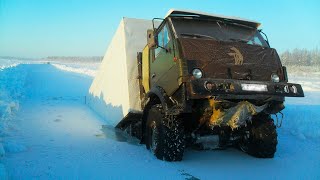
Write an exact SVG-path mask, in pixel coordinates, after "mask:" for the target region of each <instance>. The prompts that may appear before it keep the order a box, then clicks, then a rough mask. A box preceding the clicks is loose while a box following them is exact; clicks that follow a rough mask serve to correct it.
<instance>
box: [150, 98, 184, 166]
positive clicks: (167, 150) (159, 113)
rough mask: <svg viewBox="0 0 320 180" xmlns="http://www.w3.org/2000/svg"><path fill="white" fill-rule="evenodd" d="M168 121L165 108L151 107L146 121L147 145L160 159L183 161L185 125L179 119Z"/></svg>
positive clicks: (159, 106)
mask: <svg viewBox="0 0 320 180" xmlns="http://www.w3.org/2000/svg"><path fill="white" fill-rule="evenodd" d="M171 120H172V121H171V122H172V123H170V125H169V126H168V121H167V119H166V117H165V115H164V112H163V108H162V106H161V105H159V104H157V105H154V106H152V107H151V109H150V110H149V114H148V119H147V123H146V126H147V127H146V147H147V149H150V151H151V152H152V153H153V154H154V155H155V156H156V157H157V158H158V159H160V160H165V161H181V160H182V157H183V153H184V149H185V138H184V127H183V124H182V122H181V120H179V119H177V118H176V119H171Z"/></svg>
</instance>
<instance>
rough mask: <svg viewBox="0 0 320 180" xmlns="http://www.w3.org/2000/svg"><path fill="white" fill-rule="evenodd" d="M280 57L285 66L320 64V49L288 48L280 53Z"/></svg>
mask: <svg viewBox="0 0 320 180" xmlns="http://www.w3.org/2000/svg"><path fill="white" fill-rule="evenodd" d="M280 59H281V62H282V63H283V65H285V66H320V50H319V49H318V48H316V49H312V50H307V49H293V50H291V51H289V50H287V51H285V52H283V53H281V54H280Z"/></svg>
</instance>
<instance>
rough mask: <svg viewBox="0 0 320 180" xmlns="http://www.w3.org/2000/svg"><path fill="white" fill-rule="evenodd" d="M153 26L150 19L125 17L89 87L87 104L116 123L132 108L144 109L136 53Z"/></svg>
mask: <svg viewBox="0 0 320 180" xmlns="http://www.w3.org/2000/svg"><path fill="white" fill-rule="evenodd" d="M151 28H152V22H151V21H150V20H141V19H132V18H123V19H122V21H121V22H120V25H119V27H118V29H117V31H116V33H115V35H114V37H113V39H112V41H111V43H110V45H109V47H108V50H107V52H106V54H105V56H104V58H103V60H102V63H101V66H100V67H99V70H98V73H97V75H96V77H95V79H94V80H93V83H92V85H91V87H90V89H89V94H88V99H87V103H88V105H89V106H90V107H91V108H92V109H93V110H94V111H96V112H97V113H98V114H99V115H101V116H102V117H103V118H104V119H108V121H109V122H110V123H111V124H113V125H116V124H117V123H118V122H119V121H120V120H121V119H122V117H124V116H125V115H127V114H128V112H129V111H141V101H140V94H139V81H138V79H137V78H138V68H137V52H140V51H142V50H143V48H144V46H145V45H146V44H147V29H151Z"/></svg>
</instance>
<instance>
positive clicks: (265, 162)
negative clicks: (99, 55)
mask: <svg viewBox="0 0 320 180" xmlns="http://www.w3.org/2000/svg"><path fill="white" fill-rule="evenodd" d="M0 75H2V76H0V77H1V78H0V80H1V83H6V84H7V85H6V86H3V87H2V89H0V90H2V91H5V88H7V90H8V91H9V92H12V91H13V90H15V91H18V90H17V89H19V93H17V94H18V95H19V96H11V98H12V102H15V100H14V98H17V99H19V98H20V107H19V108H16V109H17V112H16V114H15V115H14V116H12V117H13V118H12V119H11V120H10V121H9V122H8V124H7V127H6V128H5V135H3V136H2V137H1V138H2V139H1V142H2V143H3V146H4V149H5V151H6V154H5V156H4V157H3V158H1V162H2V163H3V164H4V165H5V167H6V170H7V173H8V176H9V178H10V179H108V178H114V179H118V177H122V178H123V179H124V178H130V179H137V178H139V179H140V178H146V179H163V178H169V179H197V178H199V179H213V178H218V179H234V178H237V179H270V178H278V179H282V178H286V179H305V178H306V179H319V178H320V171H319V170H320V163H319V162H320V143H319V142H320V141H319V140H318V138H319V137H320V134H319V129H318V128H319V127H320V125H319V121H318V119H319V115H320V113H319V112H318V111H319V110H320V105H319V102H318V103H314V104H312V105H310V104H309V105H308V106H305V105H303V103H301V102H300V103H295V101H293V100H291V99H289V102H288V105H287V109H286V110H285V115H286V119H285V120H284V122H283V128H280V129H279V145H278V150H277V153H276V155H275V158H273V159H257V158H253V157H251V156H249V155H247V154H244V153H242V152H240V151H238V150H236V149H232V148H230V149H227V150H221V151H220V150H215V151H195V150H191V149H187V150H186V153H185V156H184V160H183V161H182V162H173V163H170V162H163V161H159V160H157V159H156V158H155V157H154V156H153V155H152V154H151V153H149V152H148V151H147V150H146V149H145V147H144V146H143V145H139V144H138V143H135V142H134V141H132V140H131V139H130V143H128V142H126V138H125V137H124V136H123V138H121V139H117V138H116V136H115V132H114V129H113V128H110V126H108V122H107V121H104V120H102V119H101V118H100V117H98V116H97V115H96V114H95V113H94V112H92V111H91V110H90V109H89V108H88V107H87V106H86V105H85V95H86V93H87V91H88V88H89V86H90V84H91V81H92V77H89V76H85V75H82V74H77V73H71V72H66V71H62V70H59V69H57V68H56V67H54V66H52V65H49V64H42V65H40V64H38V65H18V66H16V67H12V68H8V69H4V70H3V71H0ZM14 77H15V78H14ZM18 77H19V78H18ZM310 95H312V97H313V96H314V95H315V96H316V97H313V101H314V98H318V100H319V97H320V94H319V93H313V94H310ZM0 97H2V98H3V97H5V96H0ZM307 98H308V97H307ZM310 99H311V98H310ZM16 101H17V100H16ZM3 102H6V101H3ZM8 102H9V101H8ZM10 102H11V101H10ZM9 104H10V103H9ZM298 104H300V105H298ZM301 104H302V105H301ZM297 118H303V119H299V120H297ZM290 121H291V122H290ZM1 123H2V121H1ZM308 124H309V125H308ZM300 125H301V127H303V128H302V129H299V128H298V129H297V127H298V126H300ZM292 129H293V130H292ZM308 133H309V134H308ZM127 141H129V140H128V139H127Z"/></svg>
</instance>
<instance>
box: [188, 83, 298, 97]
mask: <svg viewBox="0 0 320 180" xmlns="http://www.w3.org/2000/svg"><path fill="white" fill-rule="evenodd" d="M207 83H210V84H211V85H210V86H207ZM244 84H249V85H263V86H265V87H266V89H265V90H264V91H256V90H251V91H248V90H243V87H242V85H244ZM186 86H187V94H188V98H189V99H202V98H210V97H221V98H230V99H257V98H258V99H259V98H261V99H265V98H270V97H273V98H279V99H281V98H284V97H304V93H303V89H302V87H301V85H300V84H293V83H285V82H279V83H273V82H265V81H245V80H232V79H230V80H219V79H210V78H201V79H195V80H190V81H189V82H187V83H186ZM208 87H211V88H208Z"/></svg>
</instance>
